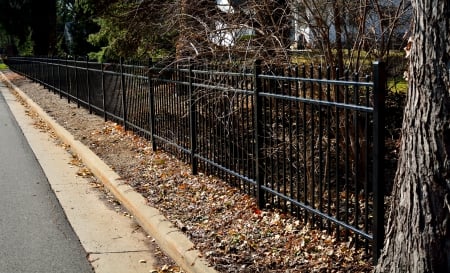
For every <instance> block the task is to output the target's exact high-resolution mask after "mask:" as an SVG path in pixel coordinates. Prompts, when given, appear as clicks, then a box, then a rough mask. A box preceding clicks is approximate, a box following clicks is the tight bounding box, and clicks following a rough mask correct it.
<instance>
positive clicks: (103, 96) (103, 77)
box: [100, 61, 107, 121]
mask: <svg viewBox="0 0 450 273" xmlns="http://www.w3.org/2000/svg"><path fill="white" fill-rule="evenodd" d="M100 67H101V71H102V110H103V119H104V120H105V121H107V116H106V98H105V97H106V91H105V68H104V65H103V61H101V62H100Z"/></svg>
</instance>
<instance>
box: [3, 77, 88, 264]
mask: <svg viewBox="0 0 450 273" xmlns="http://www.w3.org/2000/svg"><path fill="white" fill-rule="evenodd" d="M5 90H7V88H6V86H5V85H4V84H3V83H1V82H0V92H1V93H0V272H2V273H9V272H36V273H37V272H42V273H43V272H48V273H52V272H54V273H59V272H73V273H77V272H78V273H84V272H86V273H87V272H92V269H91V266H90V264H89V262H88V260H87V259H86V256H87V254H86V252H85V250H84V249H83V247H82V246H81V244H80V242H79V240H78V237H77V236H76V234H75V233H74V231H73V229H72V227H71V226H70V224H69V222H68V221H67V218H66V216H65V214H64V212H63V209H62V208H61V206H60V204H59V202H58V200H57V198H56V196H55V194H54V193H53V191H52V189H51V187H50V185H49V183H48V181H47V178H46V175H45V174H44V172H43V170H42V168H41V166H40V165H39V163H38V161H37V160H36V157H35V155H34V153H33V151H32V150H31V148H30V146H29V145H28V142H27V140H26V139H25V137H24V135H23V133H22V131H21V129H20V128H19V125H18V123H17V122H16V120H15V118H14V116H13V115H12V113H11V111H10V110H9V107H8V105H7V103H6V101H5V98H4V96H3V95H2V94H4V93H5ZM8 99H9V98H8Z"/></svg>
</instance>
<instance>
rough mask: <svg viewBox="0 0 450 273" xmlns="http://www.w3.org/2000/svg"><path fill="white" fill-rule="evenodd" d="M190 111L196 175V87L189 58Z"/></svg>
mask: <svg viewBox="0 0 450 273" xmlns="http://www.w3.org/2000/svg"><path fill="white" fill-rule="evenodd" d="M188 65H189V76H188V77H189V105H190V108H189V113H190V120H189V123H190V129H191V168H192V174H193V175H196V174H197V173H198V161H197V157H196V156H195V154H196V153H197V112H196V109H195V108H196V107H195V106H196V103H195V94H194V89H193V88H192V77H193V75H192V63H191V59H189V63H188Z"/></svg>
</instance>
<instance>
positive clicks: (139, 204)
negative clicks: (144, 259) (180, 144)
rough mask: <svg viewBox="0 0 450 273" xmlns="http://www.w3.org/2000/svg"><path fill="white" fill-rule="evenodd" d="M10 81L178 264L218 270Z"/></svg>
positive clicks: (190, 268) (203, 272) (201, 271)
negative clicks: (208, 263)
mask: <svg viewBox="0 0 450 273" xmlns="http://www.w3.org/2000/svg"><path fill="white" fill-rule="evenodd" d="M0 77H2V78H3V79H4V80H5V81H7V79H6V78H5V77H4V75H3V74H2V75H0ZM8 85H9V86H10V87H11V88H13V89H14V90H15V92H17V93H18V94H19V95H20V96H21V97H22V98H23V99H24V100H25V101H26V103H27V104H28V105H29V106H30V107H31V109H32V110H33V111H34V112H36V113H38V114H39V116H40V117H41V118H42V119H43V120H45V122H46V123H47V124H48V125H49V126H50V127H51V128H52V129H53V130H54V131H55V134H56V135H57V136H58V137H59V138H60V139H61V140H62V141H63V142H64V143H66V144H67V145H68V146H70V148H71V150H72V151H73V153H75V154H77V155H78V157H80V158H81V159H82V161H83V162H84V164H85V165H86V166H87V167H88V168H89V169H90V170H91V171H92V172H93V173H94V175H95V176H96V177H97V178H98V179H100V180H101V181H102V182H103V184H104V185H105V186H106V187H107V188H108V189H109V190H110V191H111V193H112V194H113V195H114V196H115V197H116V198H117V199H118V200H119V201H120V203H121V204H122V205H123V206H124V207H125V208H126V209H127V210H128V211H129V212H130V213H131V214H132V215H133V216H134V219H135V220H136V221H137V222H138V223H139V224H140V226H141V227H142V228H143V229H144V230H145V232H147V233H148V234H149V235H150V236H151V237H152V238H154V240H155V241H156V243H157V244H158V245H159V247H160V248H161V249H162V250H163V251H164V252H165V253H166V254H168V255H169V256H170V257H171V258H172V259H173V260H174V261H175V262H176V263H177V264H178V265H180V266H181V267H182V268H183V269H184V270H185V271H186V272H196V273H209V272H211V273H213V272H216V271H215V270H214V269H213V268H212V267H210V266H208V265H207V263H206V262H205V261H204V260H203V259H202V258H200V256H201V255H200V253H199V252H198V251H196V250H194V249H193V247H194V245H193V243H192V242H190V241H189V239H188V238H187V237H186V236H185V235H184V234H183V233H182V232H180V231H179V230H178V229H177V228H176V227H174V226H173V225H172V224H171V223H170V222H169V221H168V220H167V219H166V218H165V217H164V216H163V215H161V214H160V213H159V211H158V210H156V209H155V208H152V207H149V206H148V205H147V204H146V200H145V199H144V198H143V197H142V196H141V195H140V194H138V193H136V192H135V191H134V190H133V189H132V188H131V187H130V186H128V185H125V184H123V183H121V182H120V180H119V176H118V175H117V174H116V173H115V172H114V171H113V170H112V169H111V168H109V167H108V166H107V165H106V164H105V163H104V162H103V161H101V160H100V159H99V158H98V157H97V156H96V155H95V154H94V153H93V152H92V151H90V150H89V149H88V148H87V147H85V146H84V145H83V144H82V143H81V142H79V141H77V140H75V139H74V138H73V136H72V135H70V134H69V133H68V132H67V130H65V129H64V128H62V127H61V126H60V125H58V124H57V123H56V122H55V121H54V120H53V119H52V118H51V117H49V116H48V115H47V114H46V113H45V112H44V111H43V110H42V109H41V108H40V107H39V106H38V105H36V104H35V103H34V102H32V101H31V100H30V99H29V98H28V97H27V96H26V95H25V94H23V93H22V92H21V91H20V90H19V89H17V88H16V87H15V86H13V85H12V84H11V83H9V82H8ZM122 272H124V271H122ZM125 272H126V271H125ZM128 272H137V271H128ZM147 272H148V271H147Z"/></svg>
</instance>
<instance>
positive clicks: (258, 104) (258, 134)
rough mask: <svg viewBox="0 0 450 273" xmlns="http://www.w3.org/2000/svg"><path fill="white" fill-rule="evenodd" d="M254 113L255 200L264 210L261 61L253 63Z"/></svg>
mask: <svg viewBox="0 0 450 273" xmlns="http://www.w3.org/2000/svg"><path fill="white" fill-rule="evenodd" d="M254 73H255V74H254V81H255V86H254V88H255V89H254V94H253V96H254V97H253V99H254V111H255V123H254V124H255V125H254V126H255V151H256V158H255V171H256V199H257V202H258V207H259V208H264V207H265V204H266V200H265V196H264V191H263V189H262V186H263V185H264V172H263V166H262V164H261V162H262V148H263V147H262V146H263V145H262V144H263V138H262V136H263V126H262V101H261V96H260V95H259V92H260V91H261V87H262V86H261V78H260V75H261V60H256V61H255V70H254Z"/></svg>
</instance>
